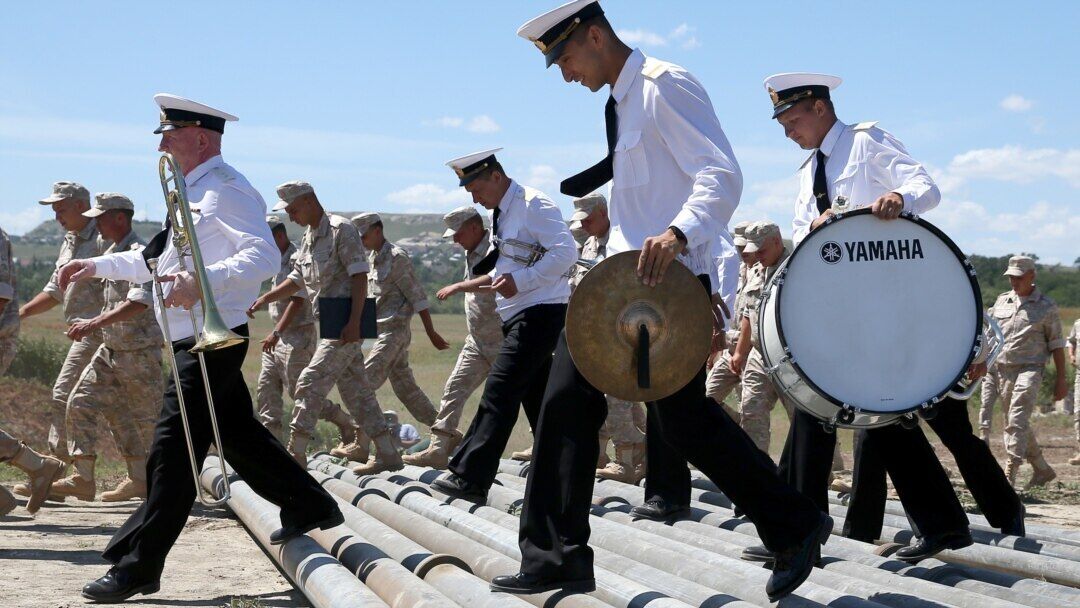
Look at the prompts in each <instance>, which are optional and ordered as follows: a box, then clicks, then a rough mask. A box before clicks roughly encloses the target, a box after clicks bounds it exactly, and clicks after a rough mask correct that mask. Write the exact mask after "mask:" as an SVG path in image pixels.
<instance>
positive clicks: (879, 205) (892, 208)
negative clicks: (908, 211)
mask: <svg viewBox="0 0 1080 608" xmlns="http://www.w3.org/2000/svg"><path fill="white" fill-rule="evenodd" d="M903 210H904V197H902V196H900V195H899V194H897V193H895V192H889V193H887V194H885V195H883V196H882V197H881V198H879V199H877V200H876V201H874V204H873V205H870V212H871V213H873V214H874V217H876V218H878V219H883V220H895V219H896V218H898V217H900V212H901V211H903Z"/></svg>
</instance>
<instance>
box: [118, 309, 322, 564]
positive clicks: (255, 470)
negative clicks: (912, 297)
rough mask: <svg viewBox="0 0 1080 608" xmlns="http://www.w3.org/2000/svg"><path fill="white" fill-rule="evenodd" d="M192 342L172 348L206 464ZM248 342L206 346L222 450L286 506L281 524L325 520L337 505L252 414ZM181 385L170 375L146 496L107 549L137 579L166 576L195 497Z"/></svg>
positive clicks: (208, 435)
mask: <svg viewBox="0 0 1080 608" xmlns="http://www.w3.org/2000/svg"><path fill="white" fill-rule="evenodd" d="M233 331H235V332H237V333H239V334H241V335H244V336H247V335H248V329H247V325H241V326H240V327H236V328H233ZM194 345H195V339H194V338H189V339H186V340H179V341H177V342H174V343H173V345H172V348H173V352H174V353H175V354H176V368H177V370H178V371H179V373H180V390H182V391H183V395H184V402H185V404H186V406H187V408H186V409H187V413H188V420H189V422H190V425H191V440H192V445H193V446H194V449H195V458H196V460H197V461H198V462H199V464H200V465H201V464H202V462H203V459H204V458H205V457H206V452H207V450H208V449H209V447H210V443H211V441H212V438H213V432H212V430H211V427H210V410H209V409H208V408H207V403H206V392H205V389H204V388H203V378H202V372H201V370H200V367H199V361H198V358H197V357H196V356H195V355H193V354H191V353H190V352H188V349H190V348H191V347H192V346H194ZM247 348H248V345H247V344H246V343H244V344H239V345H236V346H232V347H229V348H225V349H222V350H217V351H213V352H208V353H205V357H206V368H207V370H208V372H209V375H210V390H211V391H212V394H213V396H214V408H215V410H216V412H217V422H218V429H219V430H220V431H221V441H222V443H223V444H224V445H222V446H219V447H220V451H221V453H222V455H223V456H224V457H225V459H226V460H227V461H228V462H229V464H230V465H232V467H233V468H234V469H236V472H237V473H238V474H239V475H240V476H241V477H243V479H244V481H245V482H246V483H247V484H248V485H249V486H251V489H253V490H255V492H256V493H257V494H259V495H260V496H262V497H263V498H265V499H266V500H268V501H270V502H272V503H274V504H275V505H278V506H279V507H281V523H282V525H293V524H305V523H310V522H315V521H320V520H322V519H325V518H326V517H329V516H330V515H331V514H332V513H333V512H334V511H336V510H337V505H336V503H335V501H334V499H333V498H331V497H330V495H329V494H328V493H327V492H326V490H324V489H323V488H322V486H320V485H319V484H318V483H317V482H316V481H315V479H314V478H312V477H311V476H310V475H308V474H307V472H306V471H305V470H304V469H302V468H300V466H299V465H298V464H296V461H295V460H293V458H292V456H290V455H289V453H288V452H287V451H286V450H285V448H284V447H282V445H281V443H280V442H278V440H277V439H275V438H274V436H273V435H272V434H270V432H269V431H267V430H266V427H264V426H263V425H262V424H260V423H259V421H258V420H256V418H255V416H254V413H253V410H252V407H251V395H250V393H249V392H248V388H247V385H246V384H245V383H244V376H243V374H242V373H241V371H240V366H241V365H242V364H243V362H244V356H245V355H246V354H247ZM176 391H177V387H176V384H175V382H174V381H173V379H172V378H170V379H169V382H168V384H166V387H165V401H164V404H163V406H162V409H161V417H160V418H159V419H158V422H157V426H156V428H155V429H154V441H153V444H152V445H151V446H150V454H149V456H148V457H147V461H146V473H147V498H146V501H145V502H143V504H142V505H141V506H140V507H139V508H138V509H137V510H136V511H135V513H133V514H132V515H131V517H129V518H128V520H127V521H126V522H124V525H123V526H121V527H120V529H119V530H117V532H116V534H115V535H114V536H113V538H112V540H111V541H109V545H108V547H106V549H105V552H104V553H103V554H102V556H103V557H104V558H105V559H106V560H108V561H109V562H111V563H113V564H115V565H116V566H118V567H120V568H122V569H124V570H127V571H128V572H130V573H132V574H133V575H135V576H136V577H137V578H140V579H153V578H158V577H159V576H160V575H161V571H162V569H163V568H164V566H165V556H166V555H168V553H169V550H170V549H171V548H172V546H173V544H174V543H175V542H176V538H177V536H179V535H180V531H181V530H182V529H183V528H184V523H185V522H186V521H187V518H188V514H189V513H190V512H191V505H192V503H193V502H194V501H195V487H194V485H193V483H194V481H193V480H192V478H191V464H190V462H191V461H190V459H189V457H188V451H187V444H186V441H185V439H184V430H183V426H182V422H181V419H180V404H179V401H178V400H177V393H176Z"/></svg>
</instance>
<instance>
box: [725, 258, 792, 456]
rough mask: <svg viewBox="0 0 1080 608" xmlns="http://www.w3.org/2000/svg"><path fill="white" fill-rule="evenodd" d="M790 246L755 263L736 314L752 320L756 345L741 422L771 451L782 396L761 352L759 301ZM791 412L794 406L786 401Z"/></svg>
mask: <svg viewBox="0 0 1080 608" xmlns="http://www.w3.org/2000/svg"><path fill="white" fill-rule="evenodd" d="M788 254H789V252H788V250H787V249H786V248H785V249H784V253H783V254H782V255H781V256H780V259H779V260H777V262H776V264H775V265H773V266H770V267H768V268H766V267H765V266H763V265H761V264H755V265H754V267H753V268H751V269H750V271H749V273H748V275H747V279H746V286H745V288H744V293H743V300H742V302H741V306H742V308H741V309H740V311H739V313H738V314H737V315H736V316H737V317H738V318H740V319H741V318H743V317H746V318H748V319H749V320H750V343H751V345H753V348H752V349H750V354H749V355H748V356H747V358H746V365H745V369H744V370H743V374H742V398H741V399H740V401H739V426H741V427H742V428H743V430H744V431H746V434H747V435H749V436H750V439H752V440H753V441H754V444H755V445H757V446H758V447H759V448H761V450H762V451H764V452H766V453H768V451H769V439H770V437H771V435H772V432H771V429H770V423H771V420H772V409H773V405H775V404H776V400H777V398H778V396H777V394H776V389H774V388H773V385H772V382H771V381H770V380H769V376H768V374H766V373H765V361H764V359H763V358H762V355H761V344H760V342H759V340H760V329H759V328H758V318H757V315H758V304H759V303H760V301H761V294H762V291H763V290H764V289H765V284H766V283H767V282H768V281H769V278H771V277H772V275H773V272H775V271H776V269H777V268H779V267H780V265H781V264H782V263H783V262H784V260H785V259H787V257H788ZM782 403H783V405H784V409H785V410H787V413H788V417H790V416H791V414H792V411H791V406H790V405H788V404H787V403H786V402H782Z"/></svg>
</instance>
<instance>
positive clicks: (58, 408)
mask: <svg viewBox="0 0 1080 608" xmlns="http://www.w3.org/2000/svg"><path fill="white" fill-rule="evenodd" d="M99 346H101V334H100V333H93V334H91V335H89V336H87V337H85V338H83V339H82V340H79V341H78V342H72V343H71V346H70V347H69V348H68V352H67V357H65V358H64V364H63V365H62V366H61V367H60V375H58V376H57V377H56V383H54V384H53V390H52V401H51V402H50V403H49V451H50V452H51V453H52V454H53V455H54V456H58V457H60V458H62V459H63V458H67V457H68V439H67V430H66V429H67V422H66V421H67V404H68V400H69V399H70V398H71V391H72V389H74V388H75V383H77V382H78V381H79V377H80V376H82V372H83V370H84V369H86V366H87V365H90V360H91V359H93V358H94V353H96V352H97V349H98V347H99Z"/></svg>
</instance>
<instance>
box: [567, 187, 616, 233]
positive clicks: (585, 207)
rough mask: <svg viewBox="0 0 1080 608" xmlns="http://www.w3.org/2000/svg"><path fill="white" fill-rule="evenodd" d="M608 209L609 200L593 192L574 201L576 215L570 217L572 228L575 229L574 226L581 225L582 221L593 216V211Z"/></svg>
mask: <svg viewBox="0 0 1080 608" xmlns="http://www.w3.org/2000/svg"><path fill="white" fill-rule="evenodd" d="M601 208H603V209H607V198H605V197H604V195H603V194H600V193H599V192H593V193H592V194H587V195H585V196H583V197H581V198H575V199H574V215H572V216H570V228H571V229H573V227H574V224H575V223H576V224H577V225H578V226H580V225H581V220H583V219H585V218H587V217H589V216H590V215H592V212H593V211H596V210H597V209H601Z"/></svg>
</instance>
